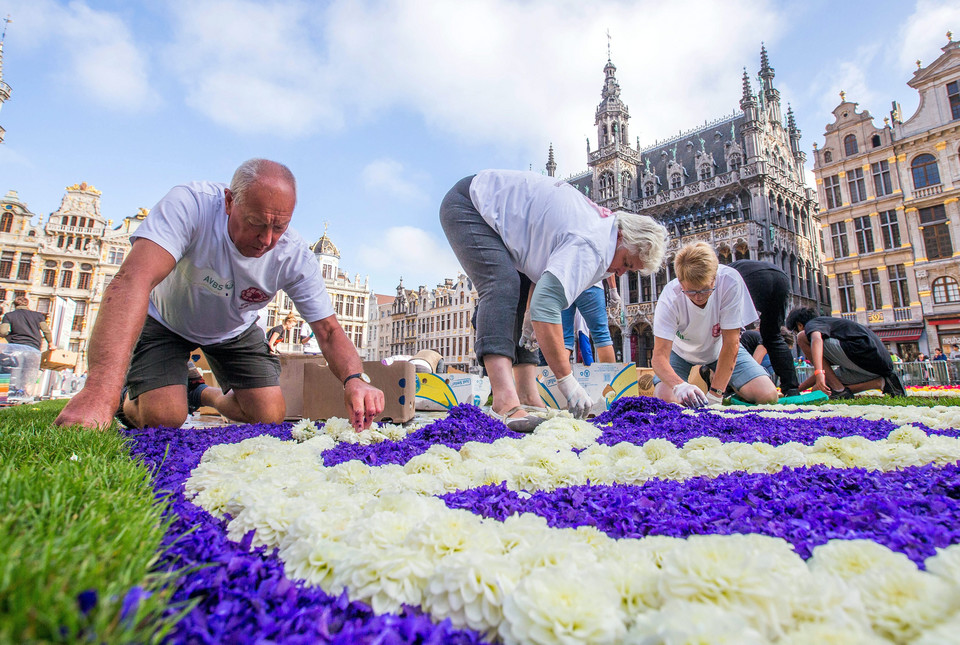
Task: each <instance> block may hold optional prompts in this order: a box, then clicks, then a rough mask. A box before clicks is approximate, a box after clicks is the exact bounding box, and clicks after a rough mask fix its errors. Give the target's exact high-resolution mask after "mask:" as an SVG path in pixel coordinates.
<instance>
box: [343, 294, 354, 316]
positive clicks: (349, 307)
mask: <svg viewBox="0 0 960 645" xmlns="http://www.w3.org/2000/svg"><path fill="white" fill-rule="evenodd" d="M354 300H355V297H354V296H347V308H346V310H345V312H344V315H345V316H349V317H351V318H353V303H354Z"/></svg>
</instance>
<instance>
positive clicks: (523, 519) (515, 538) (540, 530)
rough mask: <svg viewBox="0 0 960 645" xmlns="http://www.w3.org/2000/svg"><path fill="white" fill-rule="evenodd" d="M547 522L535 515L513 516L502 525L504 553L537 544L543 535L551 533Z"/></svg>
mask: <svg viewBox="0 0 960 645" xmlns="http://www.w3.org/2000/svg"><path fill="white" fill-rule="evenodd" d="M550 530H551V529H550V527H549V525H548V524H547V520H545V519H544V518H542V517H540V516H539V515H535V514H533V513H520V514H516V515H511V516H510V517H508V518H507V519H505V520H504V521H503V522H502V523H501V529H500V539H501V540H502V542H503V552H504V553H512V552H513V551H515V550H517V549H521V548H526V547H528V546H529V545H531V544H535V543H536V541H537V540H539V539H540V535H541V534H545V533H548V532H550Z"/></svg>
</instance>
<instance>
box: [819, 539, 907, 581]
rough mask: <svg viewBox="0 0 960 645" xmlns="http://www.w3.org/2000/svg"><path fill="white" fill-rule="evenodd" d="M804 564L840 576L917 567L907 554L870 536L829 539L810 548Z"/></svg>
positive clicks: (848, 576) (847, 576) (853, 576)
mask: <svg viewBox="0 0 960 645" xmlns="http://www.w3.org/2000/svg"><path fill="white" fill-rule="evenodd" d="M807 566H808V567H810V570H811V571H813V572H814V573H821V572H823V573H829V574H832V575H835V576H838V577H840V578H842V579H843V580H852V579H854V578H856V577H858V576H862V575H864V574H867V573H870V572H871V571H888V572H893V571H905V572H910V573H912V572H914V571H916V570H917V567H916V565H915V564H913V562H911V560H910V558H908V557H907V556H905V555H904V554H902V553H897V552H896V551H891V550H890V549H888V548H887V547H885V546H883V545H882V544H877V543H876V542H873V541H872V540H830V541H829V542H827V543H826V544H821V545H820V546H817V547H815V548H814V549H813V553H812V555H811V556H810V558H809V559H808V560H807Z"/></svg>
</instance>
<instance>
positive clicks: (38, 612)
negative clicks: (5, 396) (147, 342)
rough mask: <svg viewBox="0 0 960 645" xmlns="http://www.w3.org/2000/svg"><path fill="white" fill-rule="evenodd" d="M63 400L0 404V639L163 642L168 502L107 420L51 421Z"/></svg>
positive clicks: (170, 619) (168, 588)
mask: <svg viewBox="0 0 960 645" xmlns="http://www.w3.org/2000/svg"><path fill="white" fill-rule="evenodd" d="M64 405H65V401H63V400H60V401H43V402H39V403H34V404H28V405H19V406H13V407H9V408H4V409H2V410H0V643H7V642H17V643H19V642H80V641H88V642H96V643H130V642H137V643H151V642H160V641H161V640H162V639H163V638H164V636H165V635H167V634H169V632H170V630H171V629H172V628H173V626H174V624H175V621H176V618H177V616H167V617H164V616H163V614H164V613H165V612H166V610H167V609H168V606H169V604H170V596H171V594H172V593H173V587H174V584H172V583H173V582H174V580H175V579H176V577H177V575H178V574H177V573H176V572H169V573H161V572H158V571H157V570H156V568H157V563H158V560H159V558H160V554H161V540H162V538H163V536H164V534H165V532H166V530H167V528H168V526H169V520H165V519H164V518H163V512H164V510H165V508H166V503H165V501H164V500H163V499H158V497H157V495H156V493H155V492H154V490H153V486H152V478H151V475H150V472H149V470H148V469H147V467H146V466H145V465H144V464H143V463H142V462H141V461H140V460H139V459H133V458H131V455H130V450H129V440H128V439H126V438H125V437H124V436H122V435H121V434H120V433H118V432H116V430H115V429H110V430H107V431H103V432H101V431H92V430H84V429H80V428H59V427H57V426H54V425H53V420H54V419H55V418H56V416H57V414H58V413H59V412H60V410H61V409H62V408H63V406H64ZM132 589H138V590H142V591H143V592H146V594H143V595H141V597H142V598H143V596H145V595H149V597H146V598H143V599H142V600H140V602H138V603H133V602H131V601H132V600H133V598H134V597H136V596H137V595H140V594H138V592H137V591H134V592H133V593H132V594H130V595H128V594H129V593H130V591H131V590H132ZM81 599H82V600H81ZM125 600H126V601H127V602H126V604H127V607H126V612H125V613H126V615H125V616H124V617H123V618H122V619H121V615H122V614H123V613H124V601H125ZM81 605H83V607H81Z"/></svg>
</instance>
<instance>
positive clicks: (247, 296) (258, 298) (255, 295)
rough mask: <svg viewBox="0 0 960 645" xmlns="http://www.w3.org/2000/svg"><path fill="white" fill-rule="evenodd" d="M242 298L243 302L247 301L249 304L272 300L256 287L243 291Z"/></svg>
mask: <svg viewBox="0 0 960 645" xmlns="http://www.w3.org/2000/svg"><path fill="white" fill-rule="evenodd" d="M240 298H241V300H246V301H247V302H266V301H267V300H270V296H268V295H267V294H265V293H264V292H263V291H261V290H260V289H257V288H256V287H249V288H247V289H244V290H243V291H241V292H240Z"/></svg>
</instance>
